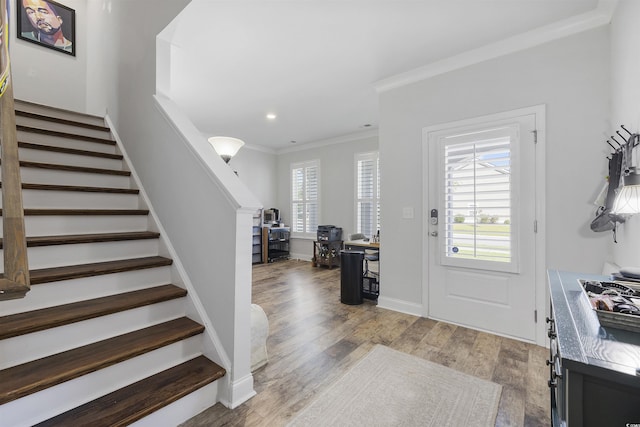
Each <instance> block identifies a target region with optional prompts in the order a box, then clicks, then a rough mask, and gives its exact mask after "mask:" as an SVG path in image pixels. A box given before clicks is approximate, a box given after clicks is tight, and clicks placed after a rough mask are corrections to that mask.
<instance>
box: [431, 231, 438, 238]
mask: <svg viewBox="0 0 640 427" xmlns="http://www.w3.org/2000/svg"><path fill="white" fill-rule="evenodd" d="M430 234H431V237H438V232H437V231H432V232H431V233H430Z"/></svg>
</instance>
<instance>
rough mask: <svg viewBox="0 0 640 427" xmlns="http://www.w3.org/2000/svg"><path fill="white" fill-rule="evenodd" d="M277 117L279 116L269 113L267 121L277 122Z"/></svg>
mask: <svg viewBox="0 0 640 427" xmlns="http://www.w3.org/2000/svg"><path fill="white" fill-rule="evenodd" d="M276 117H278V116H276V115H275V114H274V113H267V119H269V120H275V119H276Z"/></svg>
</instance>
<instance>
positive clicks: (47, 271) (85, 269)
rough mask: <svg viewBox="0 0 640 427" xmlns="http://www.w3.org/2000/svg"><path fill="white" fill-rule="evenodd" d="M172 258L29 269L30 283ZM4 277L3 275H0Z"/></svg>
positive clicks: (158, 264)
mask: <svg viewBox="0 0 640 427" xmlns="http://www.w3.org/2000/svg"><path fill="white" fill-rule="evenodd" d="M172 263H173V260H171V259H170V258H165V257H161V256H150V257H144V258H131V259H123V260H117V261H104V262H94V263H90V264H79V265H70V266H64V267H50V268H41V269H38V270H30V271H29V275H30V277H31V284H32V285H38V284H41V283H49V282H57V281H60V280H70V279H79V278H82V277H91V276H101V275H104V274H112V273H120V272H123V271H133V270H143V269H146V268H155V267H163V266H167V265H171V264H172ZM0 277H4V275H0Z"/></svg>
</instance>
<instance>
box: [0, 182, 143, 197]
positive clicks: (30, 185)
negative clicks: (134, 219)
mask: <svg viewBox="0 0 640 427" xmlns="http://www.w3.org/2000/svg"><path fill="white" fill-rule="evenodd" d="M0 188H2V182H0ZM22 189H23V190H44V191H78V192H85V193H114V194H134V195H135V194H140V190H138V189H137V188H115V187H85V186H81V185H57V184H33V183H26V182H23V183H22Z"/></svg>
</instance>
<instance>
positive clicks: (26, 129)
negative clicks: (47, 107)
mask: <svg viewBox="0 0 640 427" xmlns="http://www.w3.org/2000/svg"><path fill="white" fill-rule="evenodd" d="M16 129H17V130H18V131H22V132H31V133H37V134H40V135H49V136H58V137H62V138H68V139H75V140H79V141H88V142H96V143H98V144H107V145H116V142H115V141H114V140H112V139H107V138H97V137H95V136H85V135H78V134H75V133H69V132H60V131H55V130H48V129H41V128H35V127H32V126H24V125H17V126H16Z"/></svg>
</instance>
